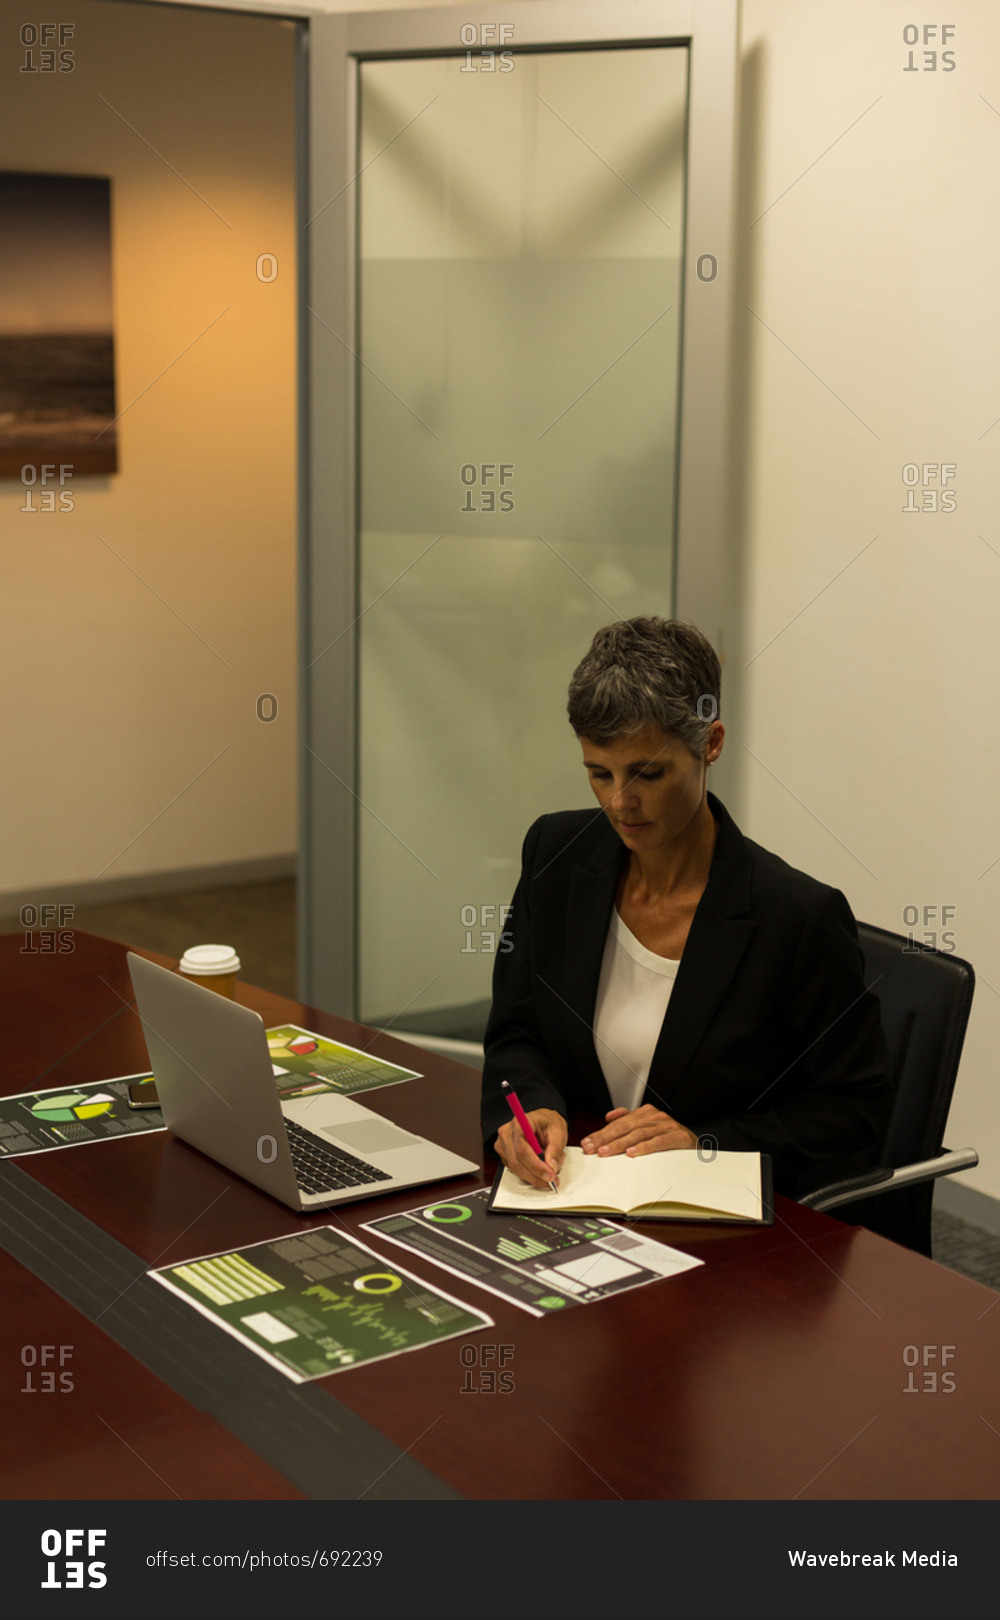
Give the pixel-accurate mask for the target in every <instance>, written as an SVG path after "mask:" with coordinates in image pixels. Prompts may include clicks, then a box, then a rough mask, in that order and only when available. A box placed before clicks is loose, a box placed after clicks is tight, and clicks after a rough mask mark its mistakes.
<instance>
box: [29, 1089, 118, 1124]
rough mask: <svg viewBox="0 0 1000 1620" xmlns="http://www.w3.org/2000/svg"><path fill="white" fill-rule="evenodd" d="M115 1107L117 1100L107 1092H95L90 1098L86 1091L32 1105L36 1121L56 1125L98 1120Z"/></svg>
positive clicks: (72, 1092)
mask: <svg viewBox="0 0 1000 1620" xmlns="http://www.w3.org/2000/svg"><path fill="white" fill-rule="evenodd" d="M114 1105H115V1099H114V1098H113V1097H111V1096H109V1095H108V1093H107V1092H106V1091H95V1092H93V1093H91V1095H90V1096H88V1095H87V1093H86V1092H85V1091H67V1092H64V1093H63V1094H62V1095H61V1096H58V1097H43V1098H41V1100H40V1101H39V1102H36V1103H33V1104H32V1107H31V1112H32V1114H33V1115H34V1117H35V1119H37V1120H42V1121H45V1122H46V1123H53V1124H54V1123H56V1122H57V1121H61V1120H70V1119H97V1118H98V1117H99V1116H100V1115H101V1114H106V1113H108V1112H109V1110H110V1109H112V1108H113V1107H114Z"/></svg>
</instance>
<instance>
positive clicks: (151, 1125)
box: [0, 1069, 167, 1159]
mask: <svg viewBox="0 0 1000 1620" xmlns="http://www.w3.org/2000/svg"><path fill="white" fill-rule="evenodd" d="M150 1079H152V1076H151V1074H150V1073H149V1070H148V1069H147V1070H146V1072H145V1074H123V1075H120V1076H119V1077H118V1079H116V1080H88V1081H86V1082H85V1083H84V1084H83V1085H80V1086H55V1087H53V1088H52V1090H50V1091H22V1092H20V1093H19V1094H18V1095H17V1096H16V1097H0V1159H13V1158H18V1157H19V1156H20V1155H21V1154H23V1153H49V1152H51V1151H52V1149H53V1148H66V1147H78V1146H79V1145H80V1143H82V1142H111V1141H113V1140H114V1138H115V1137H120V1136H138V1135H140V1134H141V1133H142V1132H144V1131H165V1130H166V1128H167V1127H166V1126H165V1125H164V1123H163V1115H162V1114H161V1112H160V1110H159V1109H158V1108H146V1109H134V1108H130V1107H129V1105H128V1088H129V1086H130V1085H131V1084H132V1083H133V1082H134V1081H136V1080H150Z"/></svg>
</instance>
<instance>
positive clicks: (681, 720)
mask: <svg viewBox="0 0 1000 1620" xmlns="http://www.w3.org/2000/svg"><path fill="white" fill-rule="evenodd" d="M721 690H722V670H721V668H720V665H719V659H718V656H717V655H716V652H715V649H714V647H713V646H712V644H711V642H710V641H709V640H708V639H707V637H705V636H703V635H702V633H701V631H700V630H699V629H697V628H696V626H695V625H693V624H685V623H684V622H683V620H681V619H658V618H639V619H620V620H619V621H618V623H617V624H609V625H605V627H604V629H603V630H598V632H597V634H596V636H595V637H594V639H593V641H592V642H591V644H590V648H589V650H588V652H587V653H586V654H585V655H584V657H583V658H582V659H581V660H580V663H579V664H578V665H577V666H576V669H575V670H574V671H573V677H572V679H571V681H570V683H569V702H568V704H567V709H568V713H569V723H570V725H571V726H572V727H573V730H574V731H575V732H576V734H577V736H578V737H588V738H589V739H590V741H591V742H593V743H596V744H597V746H598V747H600V748H605V747H607V746H608V744H609V743H612V742H614V741H615V739H616V738H618V737H628V736H631V735H633V734H634V733H635V732H637V731H641V730H642V729H643V727H644V726H647V725H649V724H654V725H658V726H660V727H661V729H662V730H663V731H665V732H667V733H668V734H669V735H671V736H674V737H679V738H680V740H681V742H683V743H686V745H687V747H688V748H689V749H690V750H691V752H692V754H694V755H695V757H696V758H699V759H700V758H701V756H702V754H703V752H704V749H705V744H706V742H707V741H708V733H709V727H710V726H711V724H712V721H713V720H715V719H717V718H718V714H719V698H720V696H721Z"/></svg>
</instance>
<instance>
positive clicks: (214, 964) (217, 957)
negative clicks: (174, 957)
mask: <svg viewBox="0 0 1000 1620" xmlns="http://www.w3.org/2000/svg"><path fill="white" fill-rule="evenodd" d="M177 971H178V973H180V974H181V975H182V976H183V977H184V978H185V979H190V980H191V982H192V984H200V985H203V986H204V988H205V989H206V990H215V991H217V993H218V994H219V995H220V996H228V997H229V999H230V1001H235V999H236V975H237V974H238V973H239V971H240V959H239V957H238V956H237V954H236V952H235V951H234V950H233V947H232V946H231V945H192V946H191V949H190V950H187V951H185V952H184V955H183V956H182V957H181V959H180V962H179V963H178V966H177Z"/></svg>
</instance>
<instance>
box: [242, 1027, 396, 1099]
mask: <svg viewBox="0 0 1000 1620" xmlns="http://www.w3.org/2000/svg"><path fill="white" fill-rule="evenodd" d="M267 1044H268V1047H269V1049H270V1053H271V1067H272V1068H273V1069H274V1075H275V1079H276V1080H277V1082H278V1091H279V1092H280V1094H281V1096H282V1097H308V1096H310V1095H311V1094H312V1093H313V1092H315V1091H339V1092H340V1093H341V1094H342V1095H343V1096H345V1097H349V1096H353V1095H354V1093H355V1092H357V1091H374V1090H375V1088H376V1087H377V1086H398V1085H399V1084H400V1082H401V1081H402V1080H419V1079H420V1078H421V1076H420V1075H419V1074H418V1072H417V1071H416V1070H415V1069H401V1068H400V1067H399V1065H398V1064H397V1063H387V1062H386V1061H385V1059H384V1058H380V1057H375V1056H373V1054H372V1053H371V1052H362V1051H360V1050H359V1048H358V1047H356V1046H342V1045H341V1043H340V1042H339V1041H331V1040H329V1039H328V1038H327V1037H326V1036H325V1035H315V1034H314V1033H313V1031H312V1030H311V1029H300V1028H299V1026H298V1025H297V1024H279V1025H278V1026H277V1027H276V1028H274V1029H269V1030H268V1031H267Z"/></svg>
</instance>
